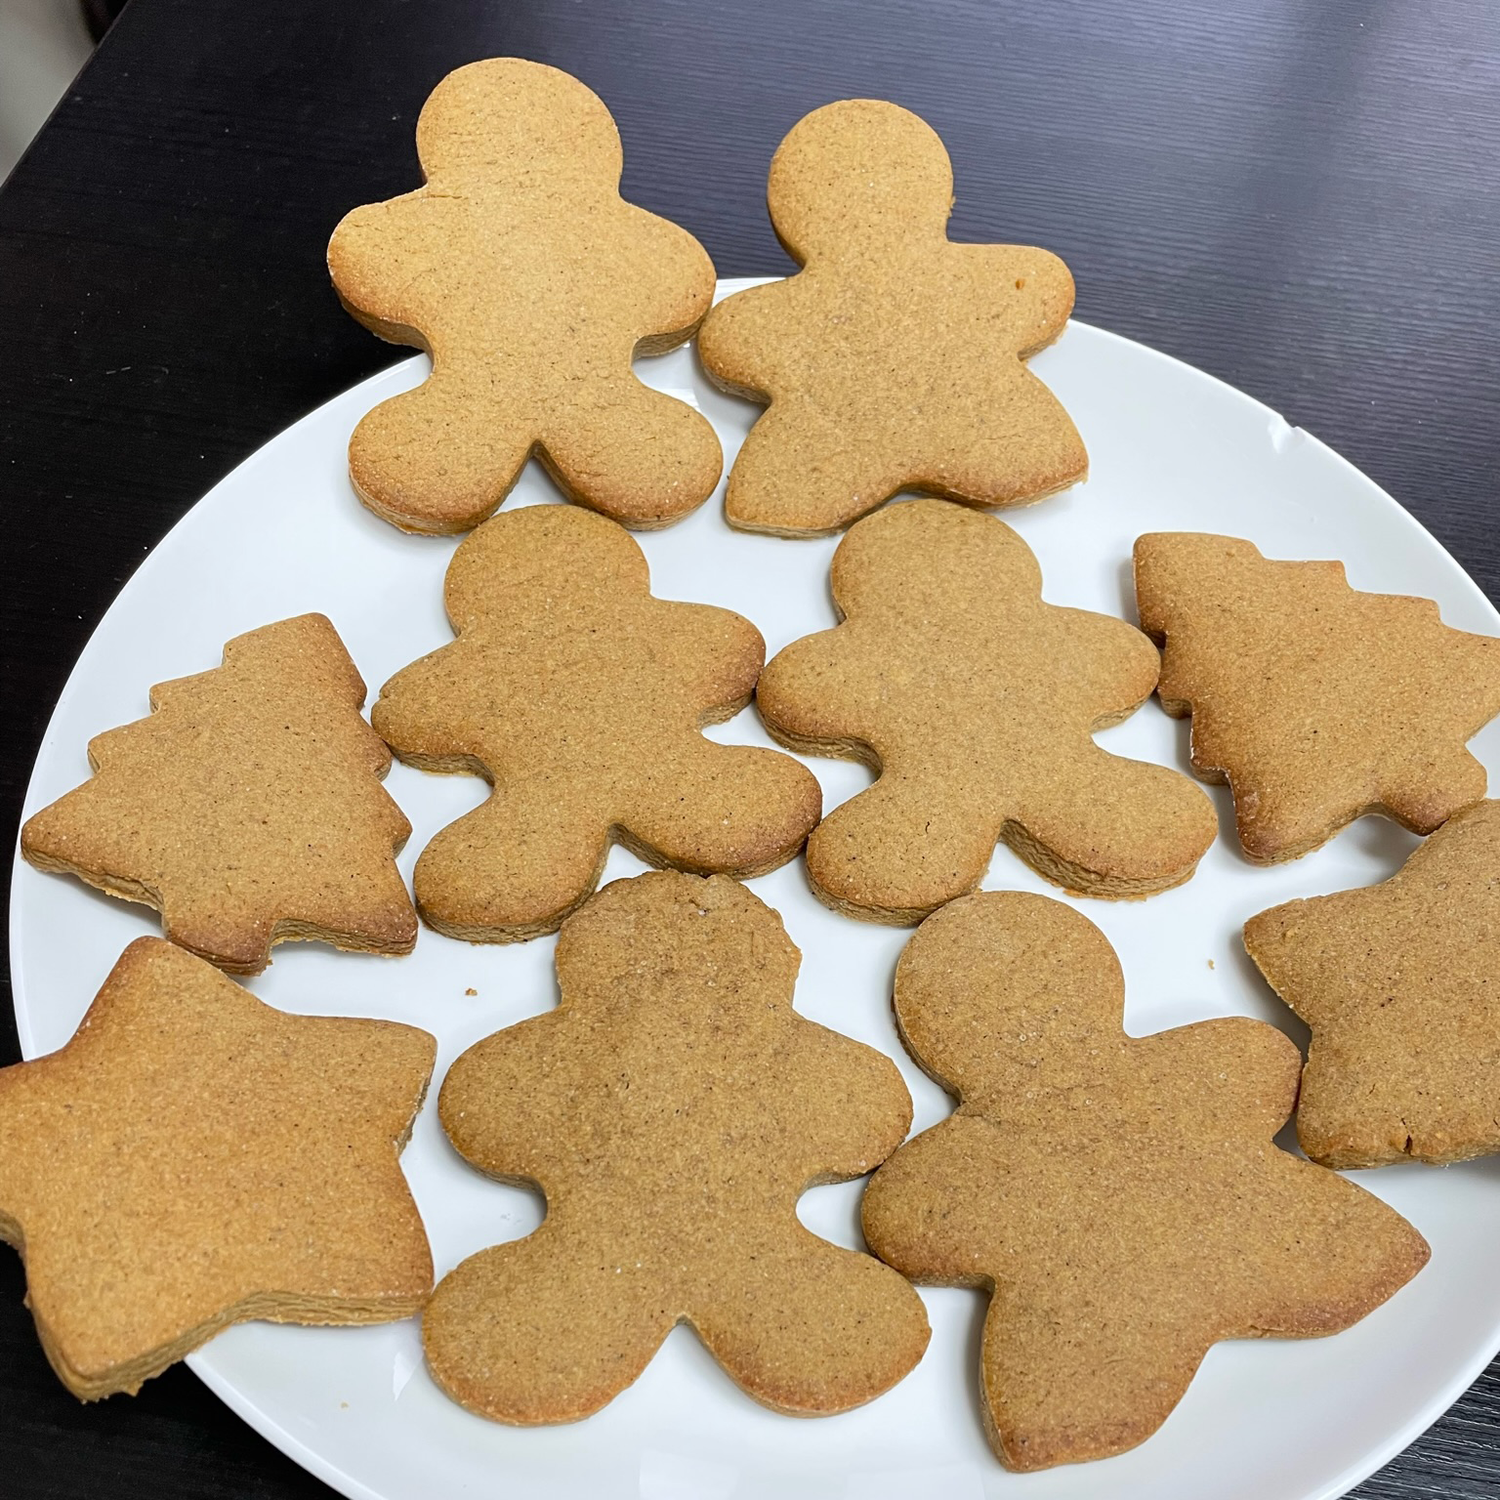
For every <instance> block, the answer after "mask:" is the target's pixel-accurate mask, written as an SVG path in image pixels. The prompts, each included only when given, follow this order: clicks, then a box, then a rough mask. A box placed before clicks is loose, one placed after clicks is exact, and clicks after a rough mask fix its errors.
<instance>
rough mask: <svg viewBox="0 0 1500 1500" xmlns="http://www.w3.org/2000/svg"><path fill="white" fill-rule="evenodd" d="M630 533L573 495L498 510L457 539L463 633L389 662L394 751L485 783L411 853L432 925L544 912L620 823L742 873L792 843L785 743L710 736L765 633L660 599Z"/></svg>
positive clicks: (630, 836) (663, 847)
mask: <svg viewBox="0 0 1500 1500" xmlns="http://www.w3.org/2000/svg"><path fill="white" fill-rule="evenodd" d="M650 584H651V580H650V575H649V573H648V572H647V568H646V559H645V558H644V557H643V556H642V554H641V549H640V548H639V547H638V546H637V545H636V543H635V541H634V539H633V538H632V537H631V536H630V535H629V533H627V532H624V531H622V530H620V528H619V527H618V526H616V525H614V523H613V522H611V521H606V520H604V519H603V517H601V516H595V515H590V514H589V513H588V512H587V511H582V510H576V509H574V508H572V507H570V506H561V505H534V506H529V507H527V508H525V509H523V510H516V511H508V512H506V513H505V514H504V515H500V516H496V517H495V519H494V520H492V521H489V522H487V523H486V524H485V525H484V526H482V527H480V528H479V530H477V531H476V532H474V534H473V535H472V536H470V537H469V538H468V539H467V540H466V541H465V542H464V543H463V545H462V546H460V547H459V549H458V551H457V552H456V553H455V554H454V556H453V561H452V563H451V564H450V565H449V568H448V580H447V585H446V589H445V592H444V597H445V599H446V601H447V606H448V618H449V619H450V620H451V621H452V622H453V628H454V630H455V632H457V634H458V639H457V640H456V641H455V642H454V643H453V644H452V645H449V646H444V647H443V648H442V649H441V650H438V651H434V652H433V653H432V654H431V655H430V656H425V657H423V658H422V659H421V660H420V661H418V662H415V663H413V664H412V665H411V666H409V667H407V668H406V669H405V670H404V671H402V672H399V673H397V674H396V676H395V677H393V678H392V679H391V680H390V681H389V682H388V683H386V685H385V687H384V688H383V689H382V690H381V694H380V699H379V701H378V702H377V703H376V704H375V707H374V709H373V711H372V713H371V721H372V722H373V723H374V725H375V728H376V729H377V730H379V732H380V733H381V734H382V735H383V736H384V737H385V739H386V740H387V742H388V743H389V744H390V746H391V748H392V749H393V750H394V751H395V752H396V754H397V755H399V756H400V757H401V759H402V760H404V761H407V762H409V763H410V764H412V765H414V766H420V767H422V768H423V769H424V770H428V771H466V772H469V773H471V774H474V775H479V776H484V777H485V778H486V779H488V780H489V781H490V782H491V783H492V784H493V786H494V788H495V790H494V793H493V794H492V795H491V797H490V798H489V800H488V801H487V802H486V803H484V805H483V806H482V807H479V808H477V809H476V810H475V811H474V812H472V813H469V814H468V816H466V817H464V818H460V819H459V821H458V822H456V823H452V824H450V825H449V826H448V827H447V828H445V829H443V830H442V831H441V832H440V833H439V834H438V835H437V837H436V838H434V839H433V840H432V842H431V843H430V844H428V846H427V847H426V848H425V849H424V850H423V851H422V855H421V858H420V859H418V861H417V870H416V879H415V885H416V892H417V905H418V907H419V908H420V910H421V912H422V915H423V916H424V917H425V918H426V919H427V920H428V922H430V923H431V924H432V925H433V926H434V927H436V928H437V929H438V931H439V932H445V933H447V934H448V935H449V936H450V937H460V938H467V939H468V940H469V941H470V942H500V943H503V942H513V941H516V940H518V939H523V938H529V937H535V936H537V934H539V933H543V932H552V931H554V930H555V929H556V928H557V926H558V924H559V923H560V922H561V921H562V919H563V918H564V917H565V916H567V915H568V913H569V912H570V911H572V910H573V909H574V908H575V907H576V906H578V905H579V904H580V903H581V902H582V901H584V900H585V899H586V898H587V897H588V895H589V893H590V892H591V891H592V890H593V889H594V887H595V886H596V885H597V884H598V882H599V876H600V873H601V872H602V870H603V868H604V859H605V855H606V854H607V853H608V852H609V846H610V844H611V843H612V842H618V843H622V844H624V845H625V847H626V848H628V849H629V850H630V851H631V852H632V853H633V854H636V855H638V856H640V858H642V859H644V860H646V861H647V862H648V863H650V864H655V865H674V866H676V867H677V868H678V869H684V870H692V871H695V872H699V873H708V872H714V871H718V872H723V873H726V874H731V875H738V876H741V877H748V876H751V875H758V874H763V873H764V872H765V871H767V870H770V869H774V868H775V867H776V866H777V865H779V864H783V863H784V862H785V861H786V860H788V859H790V858H791V857H792V856H793V855H794V854H795V853H796V852H797V850H798V849H800V848H801V847H802V841H803V840H804V839H805V838H806V837H807V834H808V830H809V829H810V828H812V827H813V825H814V824H815V823H816V822H817V821H818V813H819V810H820V808H821V805H822V794H821V792H820V790H819V788H818V783H817V781H816V779H815V778H814V777H813V775H812V773H811V772H810V771H808V770H807V769H806V768H805V767H804V766H801V765H799V764H798V763H797V762H796V761H794V760H793V759H792V758H791V757H790V756H787V755H782V754H781V753H780V752H778V751H775V750H766V749H756V748H752V747H750V746H746V745H720V744H716V743H714V742H713V741H711V740H707V739H705V738H704V737H703V735H702V734H700V733H699V731H700V730H701V729H702V728H703V726H704V725H705V724H710V723H715V722H717V721H719V720H722V719H728V718H730V717H732V716H733V715H734V714H735V713H737V712H738V711H739V710H740V709H741V708H743V707H744V706H745V704H746V703H748V702H749V700H750V695H751V692H752V691H753V690H754V687H755V679H756V676H757V675H758V673H759V672H760V667H761V662H762V661H763V660H764V657H765V643H764V642H763V641H762V640H761V636H760V632H759V631H758V630H756V628H755V627H754V626H753V625H752V624H751V623H750V622H749V621H748V620H745V619H742V618H741V617H740V616H739V615H736V614H731V613H730V612H729V611H728V610H727V609H714V608H711V607H709V606H707V605H701V604H675V603H668V602H667V601H665V600H661V599H656V598H653V597H652V595H651V593H650Z"/></svg>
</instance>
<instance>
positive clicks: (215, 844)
mask: <svg viewBox="0 0 1500 1500" xmlns="http://www.w3.org/2000/svg"><path fill="white" fill-rule="evenodd" d="M364 701H365V685H364V682H363V681H362V680H361V678H360V675H359V673H358V672H357V671H356V670H355V668H354V663H353V662H352V661H350V660H349V654H348V652H347V651H345V650H344V645H343V642H342V641H340V640H339V637H338V634H337V632H336V631H335V630H334V628H333V626H332V625H331V624H330V623H329V622H328V621H327V620H326V619H325V618H324V617H323V616H322V615H299V616H297V617H296V618H294V619H290V620H282V621H280V622H279V623H277V624H275V625H266V626H263V627H262V628H261V629H259V630H252V631H250V632H249V633H248V634H246V635H241V636H237V637H235V639H234V640H232V641H230V642H229V643H228V645H226V646H225V647H224V664H223V665H222V666H221V667H217V668H215V669H214V670H212V671H209V672H203V673H200V674H199V675H197V676H195V677H182V678H179V679H177V680H176V681H175V682H163V683H158V684H157V686H156V687H154V688H152V690H151V708H152V713H151V716H150V717H149V718H146V719H140V720H137V721H136V722H135V723H134V724H127V725H125V726H123V727H122V728H120V729H112V730H110V731H109V732H108V733H107V734H101V735H99V736H98V738H96V739H95V740H93V741H92V742H91V743H90V745H89V764H90V765H91V766H92V767H93V769H94V772H95V775H94V777H93V779H92V780H90V781H86V782H85V783H84V784H83V785H82V786H80V787H78V788H76V789H75V790H74V791H71V792H69V793H68V794H67V795H66V796H65V797H62V798H60V799H59V800H58V801H56V802H54V803H52V804H51V805H50V806H49V807H45V808H43V809H42V810H41V811H40V812H39V813H37V814H36V815H35V816H34V817H32V818H30V819H29V820H28V821H27V823H26V826H25V827H24V828H23V829H22V830H21V852H22V853H23V854H24V855H25V856H26V858H27V859H28V860H29V861H30V862H31V863H32V864H33V865H35V866H36V867H37V868H38V869H41V870H50V871H56V872H65V873H69V874H73V875H77V876H78V877H79V878H80V879H82V880H86V881H87V882H88V883H89V884H90V885H92V886H97V887H98V888H99V889H100V890H103V891H107V892H108V893H109V894H110V895H112V896H119V897H121V898H122V899H124V900H126V901H140V902H144V903H145V904H146V905H148V906H152V907H154V908H155V909H156V910H157V911H159V912H160V913H161V915H162V926H163V929H164V930H165V932H166V935H167V936H168V937H169V938H171V940H172V941H173V942H174V943H179V944H181V945H182V946H183V947H184V948H189V949H191V950H192V951H193V952H194V953H197V954H198V955H199V956H200V957H203V958H206V959H208V960H209V962H210V963H214V964H217V965H218V966H219V967H220V968H221V969H226V970H228V971H230V972H231V973H236V974H258V973H259V972H260V971H261V970H262V969H264V968H265V966H266V965H267V964H268V963H269V962H270V959H271V947H272V945H273V944H275V943H280V942H284V941H286V940H288V939H291V938H318V939H321V940H322V941H324V942H328V943H332V944H334V945H335V946H336V947H339V948H348V949H355V950H359V951H363V952H370V953H386V954H402V953H410V952H411V949H412V945H413V944H414V943H415V942H416V939H417V917H416V912H415V911H414V910H413V908H412V902H411V897H410V896H409V895H408V894H407V890H406V884H405V881H404V880H403V879H402V877H401V874H400V872H399V871H398V870H397V868H396V853H397V851H398V850H399V849H400V848H401V847H402V845H403V844H405V843H406V840H407V837H408V835H409V834H410V833H411V825H410V824H409V823H408V822H407V821H406V818H405V816H404V815H403V814H402V812H401V809H400V808H398V807H397V806H396V804H395V803H394V802H393V801H392V800H391V798H390V795H389V794H388V793H387V792H386V791H385V789H384V788H383V787H382V786H381V785H380V780H381V778H382V777H383V776H384V775H385V774H386V772H387V771H388V770H389V769H390V765H391V757H390V752H389V751H388V750H387V749H386V747H385V746H384V745H383V744H382V743H381V742H380V737H379V736H378V735H377V734H375V733H374V732H373V731H372V730H371V728H370V726H369V725H368V724H366V723H365V721H364V719H363V718H362V717H361V716H360V711H359V710H360V706H361V705H362V704H363V703H364Z"/></svg>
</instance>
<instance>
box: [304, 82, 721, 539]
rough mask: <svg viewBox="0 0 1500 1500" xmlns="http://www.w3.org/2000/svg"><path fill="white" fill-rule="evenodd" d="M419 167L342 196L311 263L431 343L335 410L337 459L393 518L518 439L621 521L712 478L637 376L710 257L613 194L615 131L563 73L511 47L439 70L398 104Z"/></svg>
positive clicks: (475, 480) (477, 491)
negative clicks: (412, 133) (404, 182)
mask: <svg viewBox="0 0 1500 1500" xmlns="http://www.w3.org/2000/svg"><path fill="white" fill-rule="evenodd" d="M417 153H418V155H419V156H420V157H421V159H422V170H423V173H424V174H425V176H426V186H425V187H421V188H418V189H417V190H416V192H413V193H407V194H405V195H404V196H403V197H400V198H392V199H390V200H389V201H388V202H385V203H372V204H369V205H367V206H365V207H363V208H356V209H355V210H354V211H353V212H352V213H351V214H349V215H348V216H347V217H346V218H345V219H344V220H343V222H342V223H341V224H340V225H339V226H338V228H337V229H336V230H335V231H334V234H333V241H332V243H331V244H330V245H329V247H328V269H329V271H330V273H331V274H332V276H333V283H334V286H335V287H336V288H337V289H338V293H339V296H340V298H342V300H343V303H344V306H345V307H346V308H348V310H349V311H350V312H351V313H353V315H354V316H355V317H356V318H358V319H359V321H360V322H361V323H363V324H364V325H365V327H366V328H369V329H371V330H373V331H374V332H375V333H377V334H379V335H380V337H381V338H383V339H389V340H391V341H392V342H393V343H398V344H414V345H416V346H417V347H418V348H421V349H425V350H426V351H427V352H428V353H429V354H430V355H431V356H432V373H431V375H430V376H428V378H427V379H426V380H425V381H424V382H423V383H422V384H421V385H420V386H418V387H417V389H416V390H414V391H408V392H406V393H405V394H403V395H400V396H396V397H394V398H392V399H391V400H389V401H385V402H382V403H381V404H380V405H379V406H377V407H376V408H375V409H374V410H373V411H372V412H370V413H369V414H368V415H367V416H366V417H365V418H364V420H363V421H361V422H360V424H359V426H358V427H356V428H355V430H354V436H353V438H352V439H351V441H350V444H349V474H350V478H351V479H352V480H353V483H354V487H355V489H356V490H357V491H358V492H359V495H360V498H361V499H362V500H363V501H364V502H365V504H366V505H367V506H369V508H370V509H371V510H373V511H374V512H375V513H376V515H378V516H382V517H384V518H385V519H386V520H387V521H390V522H392V523H393V524H395V525H397V526H400V527H402V528H403V529H405V530H407V531H437V532H451V531H466V530H468V529H469V528H470V527H471V526H477V525H478V524H479V523H480V522H481V521H482V520H484V519H485V517H486V516H489V515H490V514H492V513H493V512H494V510H495V509H496V507H497V506H499V505H500V503H501V502H502V501H503V500H504V499H505V497H506V495H507V494H508V493H509V491H510V488H511V486H512V485H513V484H514V483H515V482H516V480H517V479H518V478H519V477H520V473H521V470H522V469H523V468H524V467H525V464H526V461H527V459H528V458H530V457H531V456H532V455H535V456H536V457H537V458H539V459H540V460H541V461H542V463H543V464H545V466H546V468H547V471H548V473H549V474H551V476H552V477H553V479H554V480H556V481H557V483H558V484H559V485H560V486H561V487H562V489H563V490H564V491H565V492H566V493H567V494H569V495H570V496H572V497H573V498H574V499H576V500H578V501H580V502H581V503H582V504H584V505H588V506H590V507H592V508H593V509H594V510H599V511H603V512H604V513H605V514H606V515H609V516H613V517H614V518H615V519H616V520H617V521H622V522H624V523H625V524H626V525H629V526H642V527H649V526H664V525H666V524H667V523H669V522H671V521H675V520H677V519H678V518H679V517H680V516H683V515H686V514H687V512H688V511H690V510H692V509H693V508H694V507H695V506H698V505H701V504H702V503H703V501H704V500H706V499H707V498H708V496H709V494H710V493H711V492H712V490H713V487H714V486H715V485H716V484H717V483H718V482H719V472H720V467H721V463H722V456H721V454H720V452H719V440H718V438H717V437H716V436H715V435H714V430H713V428H712V427H711V426H710V425H709V423H708V422H707V420H705V418H703V417H702V416H700V415H699V413H698V412H697V411H695V410H694V409H693V408H692V407H691V406H689V405H688V404H687V403H686V402H684V401H678V400H675V399H674V398H673V397H671V396H667V395H664V394H663V393H662V392H660V391H655V390H652V389H651V388H650V387H649V386H646V385H643V384H642V383H641V381H640V380H639V379H637V377H636V375H635V372H634V370H633V369H632V367H631V360H632V357H633V356H634V355H637V354H664V353H666V351H667V350H669V349H673V348H676V346H677V345H679V344H681V343H683V342H684V341H685V340H686V339H688V338H689V337H691V335H692V333H693V331H694V330H695V329H696V328H697V326H698V324H699V322H700V320H701V319H702V317H703V315H704V313H706V312H707V311H708V307H709V303H710V302H711V300H712V299H713V291H714V268H713V264H712V263H711V262H710V260H709V258H708V256H707V254H706V253H705V252H704V250H703V247H702V246H701V245H700V244H699V243H698V242H697V240H695V239H694V238H693V237H692V235H690V234H689V233H688V232H687V231H686V230H685V229H680V228H678V226H677V225H675V224H671V223H669V222H668V221H667V220H666V219H660V218H658V217H657V216H656V215H655V214H649V213H647V212H646V211H645V210H644V209H641V208H637V207H636V206H635V205H634V204H631V203H626V202H625V200H624V199H623V198H621V197H620V168H621V160H622V158H621V152H620V135H619V132H618V131H617V130H616V129H615V122H614V121H613V120H612V119H611V118H610V114H609V111H608V110H607V109H606V108H605V107H604V105H603V104H602V103H601V102H600V101H599V99H598V98H597V97H596V96H595V95H594V94H592V93H591V92H590V91H589V90H588V89H586V88H585V87H584V86H583V84H581V83H579V81H578V80H577V79H576V78H570V77H569V76H568V75H567V74H566V73H561V72H559V71H558V70H557V69H556V68H549V67H544V66H543V65H542V64H541V63H534V62H527V61H525V60H524V59H522V58H518V57H497V58H490V59H488V60H486V61H484V62H476V63H470V64H469V65H468V66H467V67H463V68H459V69H458V70H457V71H456V72H454V73H450V74H449V75H448V76H447V77H446V78H445V79H444V80H443V81H442V82H441V83H440V84H439V85H438V86H437V88H436V89H435V90H434V91H433V94H432V97H431V98H430V99H428V101H427V103H426V105H425V106H424V107H423V109H422V114H421V118H420V119H419V120H418V121H417Z"/></svg>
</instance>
